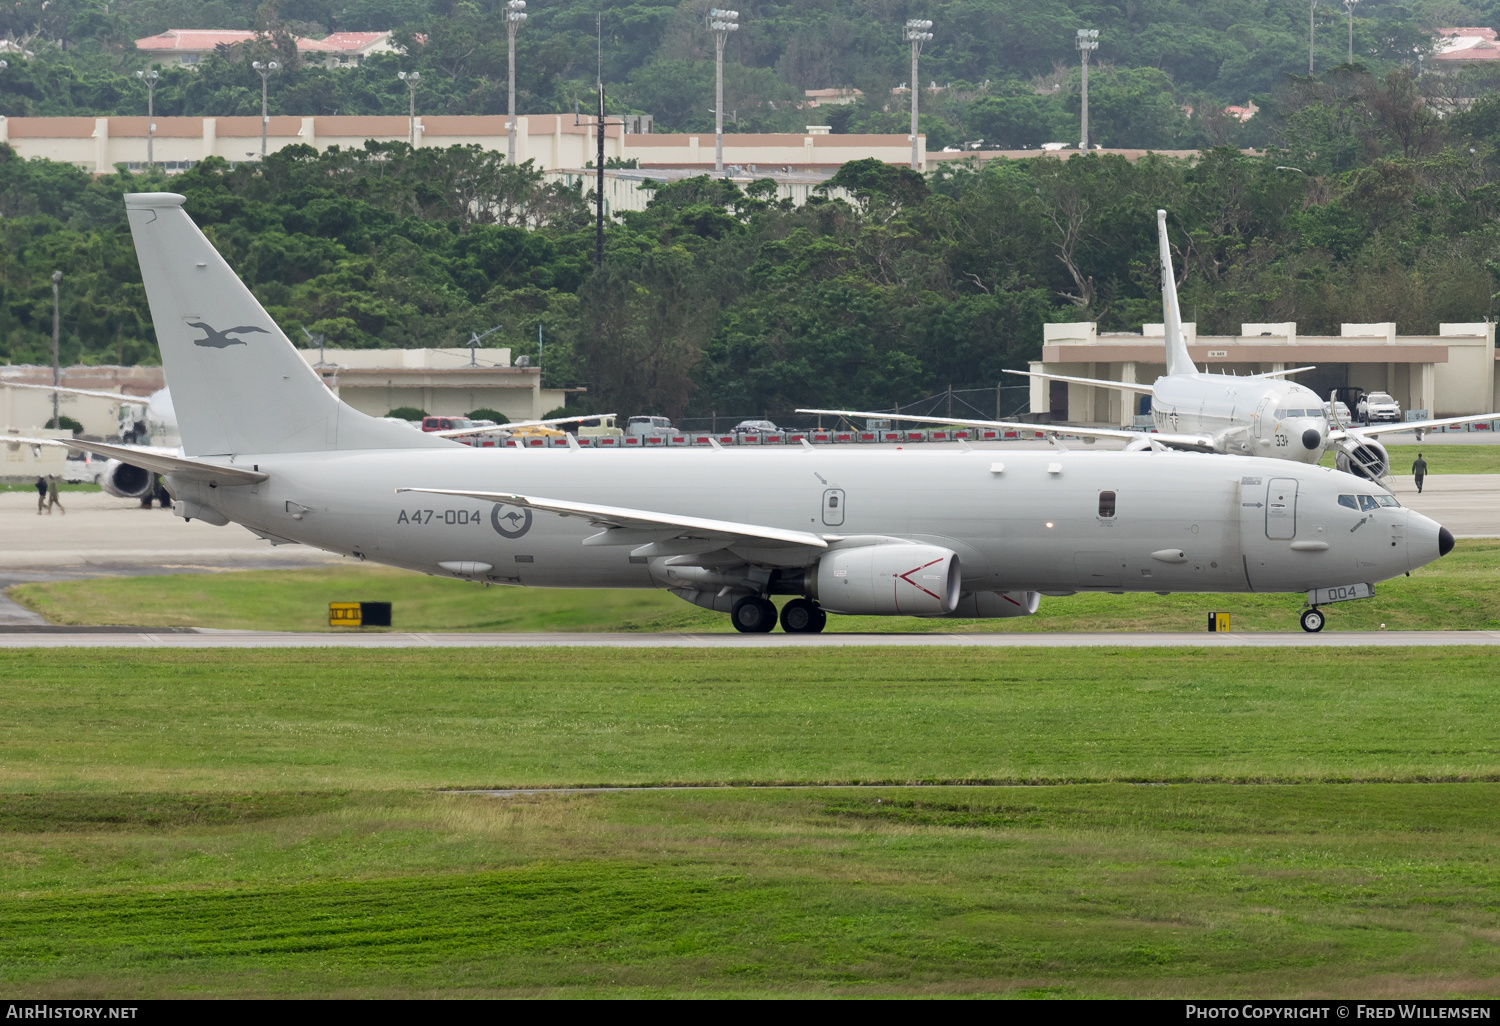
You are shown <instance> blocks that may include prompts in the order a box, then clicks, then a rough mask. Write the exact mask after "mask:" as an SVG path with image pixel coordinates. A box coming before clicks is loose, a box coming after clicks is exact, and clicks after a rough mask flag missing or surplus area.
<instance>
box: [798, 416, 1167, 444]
mask: <svg viewBox="0 0 1500 1026" xmlns="http://www.w3.org/2000/svg"><path fill="white" fill-rule="evenodd" d="M797 412H798V413H813V414H821V415H823V416H825V417H863V418H864V419H866V420H905V421H910V422H912V423H913V424H944V425H947V424H952V425H954V426H956V427H985V428H1003V429H1005V430H1006V431H1040V432H1042V433H1043V434H1048V435H1054V436H1059V435H1076V436H1078V437H1079V438H1091V437H1092V438H1118V439H1121V440H1123V441H1133V440H1135V439H1137V438H1143V437H1147V436H1145V435H1142V433H1141V432H1139V431H1126V430H1124V429H1116V428H1075V427H1067V428H1063V427H1056V426H1054V425H1051V424H1025V423H1022V422H1020V421H1010V420H965V419H963V418H962V417H913V416H910V415H908V414H905V413H903V414H901V415H900V416H899V417H898V416H896V415H895V414H894V413H870V412H868V411H866V410H798V411H797ZM1149 437H1152V438H1156V437H1159V436H1157V435H1151V436H1149Z"/></svg>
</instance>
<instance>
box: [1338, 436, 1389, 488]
mask: <svg viewBox="0 0 1500 1026" xmlns="http://www.w3.org/2000/svg"><path fill="white" fill-rule="evenodd" d="M1333 465H1334V466H1336V467H1338V468H1339V469H1340V470H1342V471H1343V472H1344V473H1346V474H1354V475H1355V476H1357V477H1367V478H1369V479H1370V480H1371V481H1378V480H1380V479H1381V478H1382V477H1385V475H1386V474H1388V473H1390V470H1391V454H1390V453H1388V452H1386V451H1385V446H1383V445H1381V444H1380V443H1379V442H1377V441H1375V439H1373V438H1346V439H1344V440H1343V441H1341V442H1339V447H1338V451H1337V452H1336V453H1335V454H1334V457H1333Z"/></svg>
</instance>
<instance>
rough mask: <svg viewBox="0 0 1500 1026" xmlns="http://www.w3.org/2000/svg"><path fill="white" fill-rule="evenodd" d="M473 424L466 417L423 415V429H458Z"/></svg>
mask: <svg viewBox="0 0 1500 1026" xmlns="http://www.w3.org/2000/svg"><path fill="white" fill-rule="evenodd" d="M473 426H474V422H473V421H472V420H470V419H469V418H468V417H423V418H422V430H423V431H458V430H462V429H463V428H470V427H473Z"/></svg>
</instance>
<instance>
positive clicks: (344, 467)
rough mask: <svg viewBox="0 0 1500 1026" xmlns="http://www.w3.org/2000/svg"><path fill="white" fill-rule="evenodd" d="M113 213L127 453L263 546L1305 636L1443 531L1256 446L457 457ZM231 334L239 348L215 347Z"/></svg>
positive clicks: (186, 241) (185, 244)
mask: <svg viewBox="0 0 1500 1026" xmlns="http://www.w3.org/2000/svg"><path fill="white" fill-rule="evenodd" d="M125 202H126V207H127V210H128V213H129V218H130V228H131V231H132V233H133V235H134V238H135V245H136V252H137V254H138V256H139V258H140V263H141V275H142V278H143V280H144V282H145V286H146V295H147V298H148V300H149V302H150V306H151V316H152V319H153V320H154V322H155V326H156V333H157V339H158V341H159V342H160V345H161V354H162V363H163V365H164V367H165V370H166V376H167V381H168V383H169V384H170V385H171V388H172V395H173V399H174V403H175V406H176V411H177V419H178V426H179V428H180V430H181V434H182V443H183V455H181V456H161V455H146V456H141V457H138V458H139V459H140V461H141V462H146V463H148V465H149V466H150V467H151V469H154V470H157V471H159V472H160V473H162V474H164V475H165V479H166V482H167V486H168V487H169V489H170V490H171V492H172V495H173V497H174V499H175V505H174V509H175V510H176V512H177V513H178V514H179V515H180V516H183V517H185V518H188V519H198V520H204V521H207V522H209V523H213V524H227V523H229V522H230V521H234V522H236V523H240V524H243V525H245V526H246V527H248V528H249V529H250V530H252V531H254V532H255V533H256V534H259V535H261V536H262V537H265V538H267V539H269V540H272V541H277V542H281V541H293V542H302V543H304V544H308V545H316V546H318V547H319V548H323V549H327V550H329V551H333V552H342V553H345V554H347V555H351V556H354V557H357V558H359V559H369V560H374V561H376V562H380V563H386V564H390V565H392V566H398V567H404V568H406V569H409V570H417V571H422V572H425V573H429V574H439V575H446V576H449V577H455V578H460V579H464V580H470V581H478V582H484V583H489V584H512V585H522V586H529V587H563V588H567V587H573V588H665V589H667V590H669V591H671V592H672V593H673V594H675V595H677V596H679V597H681V598H683V599H686V600H687V601H689V602H693V603H696V604H698V605H700V606H704V607H706V608H710V609H716V610H720V611H723V612H726V613H729V614H730V617H731V619H732V620H733V623H734V626H735V627H737V628H738V629H739V630H741V631H747V632H758V631H768V630H770V629H771V628H772V627H773V626H774V624H775V621H776V609H775V606H773V605H772V604H771V601H770V596H773V595H794V596H796V597H795V598H794V599H792V600H791V601H789V602H787V603H786V605H785V606H784V608H783V609H782V612H781V623H782V626H783V627H784V628H785V629H786V630H788V631H794V632H813V631H818V630H821V629H822V628H823V625H824V623H825V621H826V613H829V612H832V613H859V614H877V615H880V614H885V615H909V616H928V617H1004V616H1025V615H1027V614H1030V613H1032V612H1035V610H1036V608H1037V603H1038V602H1039V600H1040V597H1041V596H1042V595H1070V594H1073V593H1075V592H1082V591H1108V592H1127V591H1130V592H1159V593H1166V592H1173V591H1198V592H1250V591H1253V592H1308V593H1310V594H1309V602H1310V606H1309V608H1308V610H1307V611H1306V612H1305V613H1304V626H1306V627H1307V628H1308V629H1313V630H1315V629H1319V628H1321V626H1322V623H1323V614H1322V613H1321V611H1319V610H1318V609H1317V603H1319V602H1326V601H1331V600H1336V599H1339V598H1343V597H1354V596H1356V595H1359V596H1363V595H1368V594H1370V592H1371V586H1372V585H1373V584H1375V583H1376V582H1379V581H1382V580H1385V579H1387V578H1390V577H1394V576H1397V575H1399V574H1403V573H1406V572H1408V571H1409V570H1411V569H1412V568H1414V567H1418V566H1422V565H1423V564H1426V563H1428V562H1431V561H1432V560H1434V559H1436V558H1438V557H1439V556H1440V555H1442V554H1444V553H1446V552H1447V551H1448V550H1449V549H1450V548H1451V547H1452V545H1453V537H1452V535H1450V534H1449V533H1448V531H1447V530H1445V529H1443V528H1441V527H1439V526H1438V525H1437V524H1436V523H1434V522H1433V521H1431V520H1429V519H1428V518H1426V517H1424V516H1422V515H1421V514H1419V513H1417V512H1415V511H1413V510H1409V509H1405V508H1403V507H1401V506H1400V505H1399V504H1398V503H1397V502H1396V501H1395V500H1394V499H1393V498H1392V497H1391V496H1390V495H1388V494H1387V493H1386V492H1385V491H1384V490H1383V489H1380V488H1378V487H1375V486H1372V485H1371V484H1370V483H1369V482H1366V481H1363V480H1360V479H1358V478H1355V477H1352V476H1350V475H1348V474H1342V473H1339V472H1337V471H1333V470H1325V469H1322V468H1318V467H1308V466H1302V465H1298V464H1287V463H1282V462H1279V461H1275V460H1262V459H1253V458H1252V459H1246V458H1244V457H1228V456H1202V455H1191V454H1178V453H1162V452H1135V453H1111V452H1100V453H1066V452H1065V453H1050V452H1006V453H998V452H994V451H990V452H979V451H975V450H970V451H957V450H955V451H951V452H922V451H915V450H910V449H904V450H903V449H877V450H873V451H871V450H865V451H852V452H851V451H846V450H836V449H822V448H819V449H814V448H812V447H811V446H804V447H803V448H802V450H801V451H792V452H786V451H753V450H752V451H733V450H720V449H706V450H704V449H688V450H667V451H649V450H648V451H642V452H635V453H620V452H612V451H608V450H604V451H600V450H593V449H582V448H566V449H552V448H548V449H475V448H471V447H469V446H465V445H460V444H457V443H455V442H451V441H448V440H445V439H441V438H433V437H431V436H429V435H422V434H419V433H417V432H413V431H410V430H406V429H404V428H401V427H397V426H393V425H390V424H387V423H384V422H382V421H380V420H378V419H375V418H372V417H368V416H365V415H364V414H362V413H359V412H357V411H355V410H353V409H351V408H350V407H348V406H346V405H344V404H343V403H342V402H340V401H339V400H338V399H337V398H336V397H335V396H334V395H333V394H332V393H331V392H330V391H329V390H328V389H327V388H326V387H324V385H323V383H322V382H321V381H320V380H319V379H318V376H317V374H316V373H314V372H313V371H312V370H311V369H310V368H309V367H308V366H307V364H306V363H305V362H304V361H303V360H302V359H301V358H300V357H298V355H297V353H296V351H295V350H294V348H293V347H292V344H291V342H290V341H288V340H287V338H286V336H285V335H284V334H282V332H281V331H280V329H279V328H277V326H276V324H275V323H274V322H273V321H272V320H271V318H270V317H269V316H268V315H267V314H266V312H265V311H264V310H263V309H262V308H261V306H260V304H259V303H257V302H256V300H255V298H254V297H253V296H252V295H251V294H250V291H249V290H248V289H247V288H246V287H245V286H244V285H243V284H242V283H241V282H240V280H239V278H237V277H236V276H235V274H234V272H233V271H232V270H231V269H230V267H229V266H228V264H226V263H225V262H224V260H223V259H222V258H221V257H220V256H219V254H218V252H216V251H215V250H214V248H213V246H212V245H211V244H210V243H209V241H208V240H207V239H206V238H205V237H204V236H203V234H202V233H201V232H200V231H199V230H198V228H197V227H196V226H195V225H194V224H193V222H192V221H191V220H190V219H189V218H188V216H187V214H186V213H185V212H184V210H183V209H182V203H183V198H182V197H181V196H178V195H174V194H169V193H147V194H141V195H132V196H127V197H125ZM202 325H211V326H212V330H210V331H207V332H205V330H204V329H203V327H202ZM229 326H236V327H238V328H239V335H238V337H239V338H240V339H242V340H243V341H244V343H245V344H244V345H219V344H217V342H216V341H215V340H216V339H217V338H219V337H220V336H221V335H222V333H223V332H224V330H225V329H226V328H227V327H229ZM245 326H252V327H258V328H261V329H263V330H261V331H258V332H247V331H246V330H245ZM70 444H73V445H76V446H78V447H79V448H86V449H96V450H97V449H98V448H99V447H98V446H95V445H93V443H81V442H75V443H70ZM105 448H110V447H105Z"/></svg>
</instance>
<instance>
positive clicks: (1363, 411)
mask: <svg viewBox="0 0 1500 1026" xmlns="http://www.w3.org/2000/svg"><path fill="white" fill-rule="evenodd" d="M1354 410H1355V413H1356V414H1358V416H1359V419H1360V420H1361V421H1363V422H1364V423H1366V424H1380V423H1386V422H1391V421H1399V420H1400V419H1401V404H1400V403H1398V402H1396V400H1395V399H1394V398H1393V397H1392V396H1391V394H1390V393H1389V392H1366V393H1365V394H1364V397H1363V398H1361V399H1360V401H1359V405H1358V406H1356V407H1355V408H1354Z"/></svg>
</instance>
